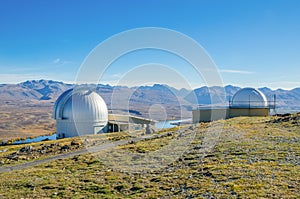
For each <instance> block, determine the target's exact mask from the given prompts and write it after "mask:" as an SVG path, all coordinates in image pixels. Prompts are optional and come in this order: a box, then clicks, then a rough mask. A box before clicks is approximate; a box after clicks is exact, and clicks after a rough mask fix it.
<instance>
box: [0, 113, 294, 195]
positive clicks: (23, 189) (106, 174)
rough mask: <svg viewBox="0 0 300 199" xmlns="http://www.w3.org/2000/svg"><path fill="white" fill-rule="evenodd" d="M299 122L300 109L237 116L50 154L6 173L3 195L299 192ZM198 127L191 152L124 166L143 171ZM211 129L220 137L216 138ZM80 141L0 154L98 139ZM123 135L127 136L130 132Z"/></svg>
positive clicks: (31, 154)
mask: <svg viewBox="0 0 300 199" xmlns="http://www.w3.org/2000/svg"><path fill="white" fill-rule="evenodd" d="M299 122H300V121H299V115H292V116H284V117H251V118H250V117H240V118H233V119H229V120H225V121H216V122H212V123H209V124H198V125H197V126H194V127H188V128H187V130H185V131H182V132H180V133H179V131H176V130H174V129H173V130H171V131H170V132H166V133H167V134H166V135H167V136H162V137H159V138H152V139H147V140H142V141H136V142H130V143H125V144H124V145H120V146H116V147H114V148H112V149H109V150H100V151H98V152H96V153H86V154H82V153H81V154H80V155H73V156H71V157H67V158H66V159H65V158H64V159H54V160H52V161H51V159H49V161H48V162H44V163H43V164H40V165H37V166H35V167H29V168H25V169H22V170H19V171H5V172H2V173H0V196H1V197H2V198H299V197H300V184H299V173H300V159H299V150H300V137H299V136H300V134H299V124H300V123H299ZM218 126H220V127H221V128H218ZM209 129H211V130H213V131H211V130H210V131H209ZM219 130H220V131H219ZM193 132H196V135H195V136H194V139H193V140H192V142H191V143H190V145H189V146H187V147H186V148H185V152H184V153H183V154H182V155H179V156H178V157H177V158H175V159H173V160H171V161H169V162H168V164H167V165H165V166H164V167H160V165H159V164H156V165H153V166H151V167H149V168H151V169H150V170H146V171H144V172H142V173H141V172H130V171H127V169H126V168H127V167H126V166H130V165H131V164H136V165H137V166H136V167H133V169H137V171H139V169H142V170H143V166H144V165H145V166H147V164H149V162H147V161H142V160H144V157H148V156H150V155H151V154H153V153H154V152H156V151H158V150H163V149H164V148H165V147H166V146H168V145H171V144H172V142H174V140H180V139H182V137H185V136H189V134H191V133H193ZM212 133H213V134H216V133H217V134H218V135H219V136H217V137H211V136H210V135H211V134H212ZM118 135H119V136H121V135H122V133H120V134H118ZM124 135H126V133H124ZM97 136H102V135H97ZM207 136H208V139H206V138H207ZM78 139H79V138H74V141H72V139H66V140H64V139H62V140H58V141H47V142H43V143H39V144H38V143H36V144H33V145H32V146H30V145H29V144H27V145H19V146H0V150H1V151H5V152H3V153H1V154H0V160H1V163H0V164H1V165H0V170H1V168H2V167H3V165H5V166H7V165H10V164H13V165H15V164H19V161H21V162H30V161H34V160H35V154H38V156H39V157H38V158H42V156H46V157H49V156H50V157H51V156H53V155H55V154H63V153H68V151H66V149H68V150H70V151H74V150H80V149H81V148H83V147H84V146H82V145H81V144H84V142H86V140H89V141H91V139H92V138H89V139H83V140H82V141H78ZM94 139H95V140H97V139H96V138H94ZM121 139H126V136H125V137H124V136H123V138H121ZM99 140H100V141H101V142H106V141H107V140H110V139H108V138H105V137H104V138H103V137H99ZM112 140H114V139H112ZM211 140H215V145H212V146H210V145H207V143H210V142H211ZM72 143H73V144H72ZM89 144H93V143H89ZM111 146H112V145H111ZM26 150H27V151H26ZM41 151H42V152H43V153H41ZM128 153H130V154H134V156H133V157H132V159H126V160H125V159H122V157H124V154H128ZM170 153H172V154H173V152H172V151H170ZM157 154H158V155H159V154H160V153H157ZM180 154H181V153H180ZM16 155H17V157H16ZM170 155H171V154H170ZM40 156H41V157H40ZM13 157H15V158H13ZM168 157H169V156H161V157H157V158H156V160H157V161H158V163H160V161H163V160H164V159H167V158H168ZM115 158H117V159H115ZM118 158H121V159H120V161H118V160H119V159H118ZM147 160H148V159H147ZM1 166H2V167H1Z"/></svg>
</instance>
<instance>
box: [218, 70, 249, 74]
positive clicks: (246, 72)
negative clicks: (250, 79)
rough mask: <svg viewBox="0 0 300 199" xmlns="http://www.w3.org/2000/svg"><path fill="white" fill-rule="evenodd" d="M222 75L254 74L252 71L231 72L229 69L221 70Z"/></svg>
mask: <svg viewBox="0 0 300 199" xmlns="http://www.w3.org/2000/svg"><path fill="white" fill-rule="evenodd" d="M219 71H220V72H221V73H233V74H242V75H251V74H254V72H252V71H245V70H229V69H221V70H219Z"/></svg>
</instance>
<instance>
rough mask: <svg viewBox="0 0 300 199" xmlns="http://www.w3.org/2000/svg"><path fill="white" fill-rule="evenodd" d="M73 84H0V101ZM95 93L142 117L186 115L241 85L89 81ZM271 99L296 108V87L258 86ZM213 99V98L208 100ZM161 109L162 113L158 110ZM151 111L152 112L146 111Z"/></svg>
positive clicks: (47, 97)
mask: <svg viewBox="0 0 300 199" xmlns="http://www.w3.org/2000/svg"><path fill="white" fill-rule="evenodd" d="M74 86H75V85H73V84H66V83H63V82H58V81H53V80H31V81H26V82H22V83H19V84H0V98H1V99H2V103H1V104H9V103H11V102H14V103H13V104H16V102H24V101H26V102H27V104H28V102H30V103H43V104H48V103H49V104H53V102H54V101H55V100H56V99H57V97H58V96H59V95H60V94H61V93H62V92H64V91H65V90H67V89H70V88H72V87H74ZM89 86H94V89H95V91H96V92H97V93H99V94H100V95H101V96H102V98H103V99H104V100H105V102H106V103H107V106H108V108H109V109H110V110H111V111H115V112H118V113H119V112H124V111H129V112H130V113H131V114H135V115H141V116H145V117H154V118H156V119H157V117H160V116H161V117H168V118H170V117H171V115H173V116H174V115H175V116H177V115H180V114H181V115H182V114H183V115H184V116H186V117H188V116H190V112H191V110H192V109H193V108H196V107H197V106H198V105H210V104H219V105H220V104H222V105H227V104H228V101H229V100H230V99H231V98H232V96H233V95H234V94H235V93H236V92H237V91H238V90H239V89H241V88H240V87H237V86H232V85H227V86H225V87H218V86H215V87H206V86H204V87H201V88H197V89H194V90H187V89H184V88H183V89H176V88H173V87H171V86H168V85H162V84H154V85H153V86H141V87H127V86H111V85H102V84H99V85H89ZM259 90H260V91H262V92H263V93H264V94H265V95H266V96H267V98H268V100H270V101H272V100H273V99H274V95H276V106H277V108H278V109H285V110H300V103H299V102H300V88H295V89H292V90H283V89H277V90H272V89H270V88H267V87H264V88H259ZM211 99H214V100H211ZM162 109H164V110H165V115H164V116H162V115H161V113H158V112H161V111H158V110H162ZM149 114H152V115H149Z"/></svg>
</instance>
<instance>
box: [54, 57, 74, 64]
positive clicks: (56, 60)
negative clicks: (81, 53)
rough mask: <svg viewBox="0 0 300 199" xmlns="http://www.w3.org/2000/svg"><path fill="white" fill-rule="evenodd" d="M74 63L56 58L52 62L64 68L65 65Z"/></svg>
mask: <svg viewBox="0 0 300 199" xmlns="http://www.w3.org/2000/svg"><path fill="white" fill-rule="evenodd" d="M70 63H73V62H72V61H67V60H62V59H61V58H56V59H54V60H53V61H52V64H55V65H59V66H63V65H65V64H70Z"/></svg>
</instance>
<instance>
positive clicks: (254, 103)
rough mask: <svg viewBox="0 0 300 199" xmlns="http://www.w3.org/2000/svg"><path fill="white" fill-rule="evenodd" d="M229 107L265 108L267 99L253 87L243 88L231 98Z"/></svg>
mask: <svg viewBox="0 0 300 199" xmlns="http://www.w3.org/2000/svg"><path fill="white" fill-rule="evenodd" d="M231 107H233V108H267V107H268V101H267V98H266V96H265V95H264V94H263V93H262V92H261V91H259V90H257V89H254V88H243V89H241V90H239V91H238V92H237V93H236V94H235V95H234V96H233V98H232V102H231Z"/></svg>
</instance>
